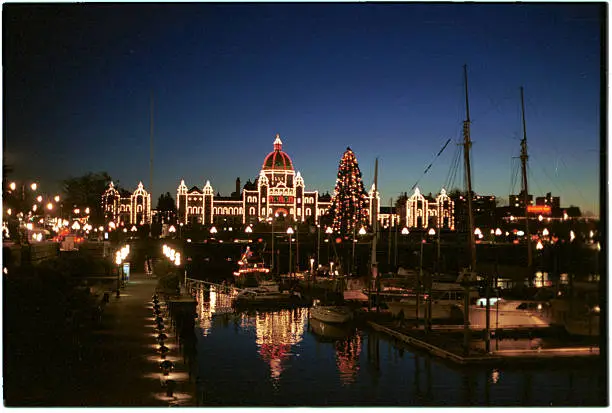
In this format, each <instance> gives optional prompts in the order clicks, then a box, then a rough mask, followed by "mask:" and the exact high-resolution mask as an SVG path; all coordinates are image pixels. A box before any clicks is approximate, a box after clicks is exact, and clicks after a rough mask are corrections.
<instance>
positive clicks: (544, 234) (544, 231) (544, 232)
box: [542, 228, 549, 237]
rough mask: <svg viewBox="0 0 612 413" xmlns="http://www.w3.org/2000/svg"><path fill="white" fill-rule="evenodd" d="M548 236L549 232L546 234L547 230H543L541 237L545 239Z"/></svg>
mask: <svg viewBox="0 0 612 413" xmlns="http://www.w3.org/2000/svg"><path fill="white" fill-rule="evenodd" d="M548 234H549V232H548V228H544V230H543V231H542V235H543V236H545V237H547V236H548Z"/></svg>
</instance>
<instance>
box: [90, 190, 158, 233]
mask: <svg viewBox="0 0 612 413" xmlns="http://www.w3.org/2000/svg"><path fill="white" fill-rule="evenodd" d="M102 210H103V211H104V218H105V222H114V223H115V224H116V225H121V224H122V223H123V224H130V225H142V224H150V223H151V195H150V194H149V193H148V192H147V191H146V190H145V189H144V188H143V186H142V182H139V183H138V188H136V190H135V191H134V192H133V193H131V194H130V193H127V194H125V195H124V196H122V194H120V193H119V191H118V190H117V188H115V185H114V184H113V183H112V182H111V183H110V184H109V186H108V189H107V190H106V191H105V192H104V194H103V195H102Z"/></svg>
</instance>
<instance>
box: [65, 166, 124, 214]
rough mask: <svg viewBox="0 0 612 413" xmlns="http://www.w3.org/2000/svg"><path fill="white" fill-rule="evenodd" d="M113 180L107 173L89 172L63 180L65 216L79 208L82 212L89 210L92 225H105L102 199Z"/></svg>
mask: <svg viewBox="0 0 612 413" xmlns="http://www.w3.org/2000/svg"><path fill="white" fill-rule="evenodd" d="M111 180H112V178H111V177H110V175H109V174H108V173H106V172H98V173H93V172H88V173H87V174H85V175H83V176H79V177H76V178H68V179H65V180H63V181H62V187H63V192H64V196H63V197H62V208H63V213H64V215H66V214H67V213H68V212H69V211H72V210H73V209H74V208H79V209H80V210H81V211H84V210H85V208H89V210H90V213H89V215H90V221H91V223H92V225H100V224H103V221H104V214H103V211H102V204H101V197H102V194H103V193H104V191H105V190H106V188H107V187H108V184H109V183H110V181H111Z"/></svg>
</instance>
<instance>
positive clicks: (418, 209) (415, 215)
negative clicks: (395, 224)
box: [405, 188, 455, 230]
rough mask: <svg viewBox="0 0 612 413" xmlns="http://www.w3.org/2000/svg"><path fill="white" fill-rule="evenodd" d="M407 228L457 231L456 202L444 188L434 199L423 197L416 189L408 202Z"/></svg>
mask: <svg viewBox="0 0 612 413" xmlns="http://www.w3.org/2000/svg"><path fill="white" fill-rule="evenodd" d="M405 219H406V220H405V222H406V226H407V227H408V228H409V229H410V228H422V229H427V228H438V229H449V230H455V202H454V201H453V200H452V199H451V198H450V197H449V196H448V195H447V194H446V190H445V189H444V188H442V190H441V191H440V194H438V196H437V197H435V198H433V197H432V196H431V195H429V196H427V197H426V196H423V195H422V194H421V192H420V191H419V188H415V190H414V193H413V194H412V196H411V197H409V198H408V199H407V200H406V217H405Z"/></svg>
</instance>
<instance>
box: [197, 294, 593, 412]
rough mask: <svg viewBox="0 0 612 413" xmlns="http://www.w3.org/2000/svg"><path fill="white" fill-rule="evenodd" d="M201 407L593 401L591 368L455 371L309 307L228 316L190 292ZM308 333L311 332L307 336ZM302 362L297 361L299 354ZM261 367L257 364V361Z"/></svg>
mask: <svg viewBox="0 0 612 413" xmlns="http://www.w3.org/2000/svg"><path fill="white" fill-rule="evenodd" d="M195 295H196V298H197V300H198V306H197V309H198V310H197V311H198V317H199V324H200V327H201V329H199V330H200V331H199V334H200V339H199V340H198V362H199V364H200V367H199V377H200V382H199V384H198V386H199V388H201V389H202V390H201V391H200V396H199V398H200V399H201V400H202V403H203V404H207V405H221V406H236V405H242V406H245V405H248V406H268V405H278V406H288V405H291V406H296V405H298V406H329V405H333V406H343V405H346V406H374V405H380V406H424V405H429V406H468V405H477V406H488V405H495V406H520V405H524V406H543V405H546V406H548V405H553V406H576V405H596V404H598V403H601V402H600V400H601V399H600V395H599V392H600V388H603V387H604V386H605V378H602V376H601V374H598V372H595V370H596V366H594V364H593V363H591V364H589V365H585V366H582V363H574V364H570V363H565V362H563V363H557V364H553V365H546V366H526V367H525V368H523V366H521V367H519V366H513V365H512V364H509V365H500V366H469V367H461V366H458V365H455V364H452V363H449V362H445V361H442V360H440V359H437V358H435V357H431V356H429V355H428V354H425V353H423V352H420V351H418V350H415V349H414V348H411V347H409V346H407V345H405V344H403V343H400V342H397V341H395V340H394V339H391V338H389V337H388V336H386V335H384V334H381V333H377V332H375V331H371V330H369V329H367V328H366V327H357V326H348V327H346V326H345V327H340V326H334V325H329V324H322V323H321V322H320V321H317V320H309V319H308V309H306V308H298V309H293V310H280V311H250V312H239V313H235V312H233V310H232V308H231V300H232V297H231V294H226V293H222V292H217V291H216V290H215V289H214V288H213V289H212V290H211V291H210V292H206V291H202V290H198V291H196V294H195ZM305 331H309V332H310V334H305ZM298 356H299V357H298ZM262 361H263V363H262Z"/></svg>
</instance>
